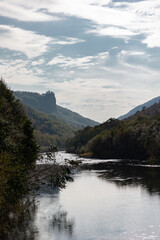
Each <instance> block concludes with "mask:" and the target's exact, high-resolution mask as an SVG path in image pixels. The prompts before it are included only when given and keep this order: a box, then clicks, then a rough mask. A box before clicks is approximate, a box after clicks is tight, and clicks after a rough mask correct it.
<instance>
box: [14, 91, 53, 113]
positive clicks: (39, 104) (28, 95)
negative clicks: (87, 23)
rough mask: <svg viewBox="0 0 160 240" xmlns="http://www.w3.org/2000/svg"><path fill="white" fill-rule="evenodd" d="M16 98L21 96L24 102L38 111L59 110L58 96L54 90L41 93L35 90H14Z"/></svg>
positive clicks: (49, 111) (51, 111)
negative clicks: (56, 96) (57, 104)
mask: <svg viewBox="0 0 160 240" xmlns="http://www.w3.org/2000/svg"><path fill="white" fill-rule="evenodd" d="M14 95H15V97H16V98H19V99H20V100H21V101H22V102H23V103H25V104H26V105H28V106H30V107H31V108H34V109H36V110H38V111H41V112H44V113H47V114H50V113H54V112H55V113H56V112H57V106H56V98H55V94H54V93H53V92H50V91H48V92H46V93H45V94H39V93H35V92H20V91H16V92H14Z"/></svg>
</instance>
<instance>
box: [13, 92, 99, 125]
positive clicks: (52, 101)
mask: <svg viewBox="0 0 160 240" xmlns="http://www.w3.org/2000/svg"><path fill="white" fill-rule="evenodd" d="M14 95H15V96H16V98H18V99H20V100H21V101H22V102H23V103H24V104H26V105H28V106H29V107H31V108H33V109H36V110H38V111H41V112H43V113H47V114H52V115H55V116H56V117H57V118H58V119H61V120H62V121H64V122H66V123H67V124H70V125H73V126H75V127H76V128H78V129H80V128H83V127H86V126H88V125H89V126H95V125H97V124H98V122H96V121H93V120H91V119H89V118H85V117H83V116H81V115H80V114H78V113H76V112H73V111H71V110H69V109H67V108H63V107H61V106H58V105H56V97H55V94H54V93H53V92H50V91H49V92H46V93H45V94H39V93H34V92H20V91H16V92H14Z"/></svg>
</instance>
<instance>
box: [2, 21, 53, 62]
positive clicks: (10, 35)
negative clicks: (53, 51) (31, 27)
mask: <svg viewBox="0 0 160 240" xmlns="http://www.w3.org/2000/svg"><path fill="white" fill-rule="evenodd" d="M0 35H1V37H0V48H7V49H9V50H13V51H19V52H22V53H24V54H25V55H27V57H28V58H33V57H37V56H39V55H41V54H42V53H44V52H46V51H47V50H48V47H47V45H48V44H49V43H51V41H52V38H50V37H46V36H44V35H39V34H37V33H35V32H33V31H26V30H23V29H21V28H17V27H11V26H7V25H0Z"/></svg>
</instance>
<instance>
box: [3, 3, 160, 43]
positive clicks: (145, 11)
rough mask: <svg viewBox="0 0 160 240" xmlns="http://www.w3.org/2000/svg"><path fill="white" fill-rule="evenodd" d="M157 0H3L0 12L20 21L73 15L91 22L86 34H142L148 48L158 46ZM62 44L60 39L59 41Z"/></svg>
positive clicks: (114, 35) (37, 20) (159, 28)
mask: <svg viewBox="0 0 160 240" xmlns="http://www.w3.org/2000/svg"><path fill="white" fill-rule="evenodd" d="M159 12H160V4H159V0H152V1H151V0H143V1H138V2H137V1H135V2H133V1H132V2H125V1H124V2H113V1H111V0H108V1H107V0H106V1H105V0H99V1H98V0H77V1H74V0H70V1H69V0H68V1H67V0H43V1H41V0H34V1H25V0H15V1H14V3H13V1H12V0H5V1H4V0H2V1H1V3H0V15H1V16H5V17H9V18H15V19H18V20H21V21H35V22H39V21H44V22H45V21H55V20H60V19H62V18H59V17H57V15H59V14H61V16H62V15H64V16H75V17H77V18H81V19H87V20H90V21H91V27H90V29H88V31H87V32H88V33H94V34H97V35H104V36H105V35H106V36H112V37H116V38H122V39H130V38H131V37H132V36H134V35H140V34H142V35H144V39H143V40H142V42H143V43H144V44H146V45H147V47H149V48H152V47H160V41H158V39H159V38H160V18H159ZM62 43H63V42H62Z"/></svg>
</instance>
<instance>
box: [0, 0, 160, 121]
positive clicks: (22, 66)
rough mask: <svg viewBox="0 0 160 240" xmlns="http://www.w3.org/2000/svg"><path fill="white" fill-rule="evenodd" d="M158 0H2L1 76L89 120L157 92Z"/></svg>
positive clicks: (124, 110)
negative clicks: (47, 94)
mask: <svg viewBox="0 0 160 240" xmlns="http://www.w3.org/2000/svg"><path fill="white" fill-rule="evenodd" d="M159 16H160V4H159V1H158V0H152V1H151V0H128V1H127V0H126V1H121V0H118V1H117V0H112V1H111V0H99V1H97V0H77V1H73V0H70V1H67V0H65V1H64V0H48V1H47V0H43V1H40V0H35V1H27V2H26V1H24V0H21V1H20V0H15V1H14V2H13V1H11V0H2V1H1V2H0V54H1V57H0V76H1V77H2V78H3V79H4V80H5V81H6V83H7V85H8V86H9V87H10V88H11V89H12V90H20V91H22V90H23V91H30V92H38V93H43V92H46V91H48V90H50V91H53V92H54V93H55V95H56V99H57V104H58V105H60V106H62V107H66V108H68V109H70V110H72V111H75V112H78V113H80V114H81V115H83V116H85V117H88V118H91V119H93V120H96V121H99V122H104V121H105V120H107V119H108V118H110V117H115V118H117V117H119V116H121V115H123V114H125V113H127V112H128V111H130V110H131V109H132V108H134V107H135V106H137V105H140V104H143V103H144V102H147V101H149V100H150V99H152V98H155V97H158V96H159V88H160V81H159V76H160V70H159V61H160V42H159V36H160V20H159Z"/></svg>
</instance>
